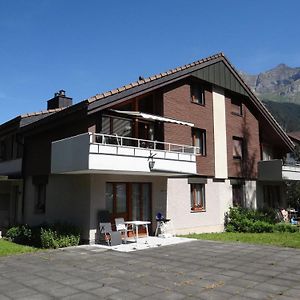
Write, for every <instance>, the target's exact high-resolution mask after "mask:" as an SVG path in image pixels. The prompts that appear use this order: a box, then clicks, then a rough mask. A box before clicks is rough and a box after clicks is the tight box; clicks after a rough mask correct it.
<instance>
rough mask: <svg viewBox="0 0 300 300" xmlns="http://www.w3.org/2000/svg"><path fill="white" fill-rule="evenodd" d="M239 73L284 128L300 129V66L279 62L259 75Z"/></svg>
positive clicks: (290, 129)
mask: <svg viewBox="0 0 300 300" xmlns="http://www.w3.org/2000/svg"><path fill="white" fill-rule="evenodd" d="M239 73H240V75H241V77H242V78H243V79H244V80H245V82H246V83H247V84H248V86H249V87H250V88H251V89H252V91H253V92H254V94H256V95H257V97H258V98H259V99H261V100H262V101H263V102H264V104H265V105H266V107H267V108H268V110H269V111H270V112H271V113H272V114H273V116H274V117H275V119H276V120H277V122H278V123H279V124H280V125H281V126H282V127H283V129H284V130H286V131H287V132H289V131H298V130H300V68H291V67H289V66H287V65H285V64H279V65H278V66H277V67H275V68H273V69H271V70H268V71H266V72H262V73H260V74H257V75H250V74H247V73H245V72H239Z"/></svg>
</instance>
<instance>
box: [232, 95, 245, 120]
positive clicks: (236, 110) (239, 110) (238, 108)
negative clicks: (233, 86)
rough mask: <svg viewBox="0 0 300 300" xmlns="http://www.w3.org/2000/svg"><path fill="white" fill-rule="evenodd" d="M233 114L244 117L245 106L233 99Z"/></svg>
mask: <svg viewBox="0 0 300 300" xmlns="http://www.w3.org/2000/svg"><path fill="white" fill-rule="evenodd" d="M231 113H232V114H234V115H238V116H242V115H243V105H242V102H241V101H240V100H237V99H231Z"/></svg>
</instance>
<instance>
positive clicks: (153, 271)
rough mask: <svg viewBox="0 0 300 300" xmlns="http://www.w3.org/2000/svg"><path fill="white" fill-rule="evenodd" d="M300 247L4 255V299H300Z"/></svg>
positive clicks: (202, 244)
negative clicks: (297, 248)
mask: <svg viewBox="0 0 300 300" xmlns="http://www.w3.org/2000/svg"><path fill="white" fill-rule="evenodd" d="M299 295H300V250H295V249H289V248H277V247H269V246H254V245H247V244H231V243H221V242H212V241H192V242H189V243H182V244H177V245H172V246H165V247H158V248H153V249H146V250H142V251H136V252H129V253H124V252H117V251H111V250H106V249H101V248H99V247H94V246H85V247H78V248H68V249H65V250H55V251H45V252H39V253H35V254H27V255H18V256H11V257H2V258H0V299H1V300H4V299H31V300H34V299H130V300H134V299H154V300H155V299H174V300H176V299H222V300H223V299H299Z"/></svg>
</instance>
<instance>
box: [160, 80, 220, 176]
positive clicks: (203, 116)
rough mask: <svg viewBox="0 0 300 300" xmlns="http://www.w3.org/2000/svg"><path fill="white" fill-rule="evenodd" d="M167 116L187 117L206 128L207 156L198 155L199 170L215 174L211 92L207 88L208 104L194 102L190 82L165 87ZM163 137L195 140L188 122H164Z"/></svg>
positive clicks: (167, 140)
mask: <svg viewBox="0 0 300 300" xmlns="http://www.w3.org/2000/svg"><path fill="white" fill-rule="evenodd" d="M163 110H164V116H165V117H170V118H175V119H178V120H182V121H188V122H192V123H194V124H195V127H196V128H201V129H205V130H206V156H198V157H197V172H198V173H199V174H200V175H203V176H214V142H213V103H212V92H211V89H210V88H209V87H207V88H206V89H205V105H204V106H202V105H199V104H196V103H192V102H191V95H190V85H189V84H187V83H181V84H180V85H177V86H172V87H170V89H168V90H165V91H164V95H163ZM164 139H165V141H166V142H170V143H178V144H186V145H191V144H192V130H191V128H190V127H188V126H182V125H176V124H170V123H165V124H164Z"/></svg>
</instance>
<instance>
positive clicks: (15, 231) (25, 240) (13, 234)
mask: <svg viewBox="0 0 300 300" xmlns="http://www.w3.org/2000/svg"><path fill="white" fill-rule="evenodd" d="M5 236H6V238H7V239H8V240H10V241H12V242H14V243H18V244H23V245H29V244H30V241H31V237H32V231H31V228H30V227H29V226H28V225H20V226H14V227H11V228H10V229H8V230H7V232H6V235H5Z"/></svg>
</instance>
